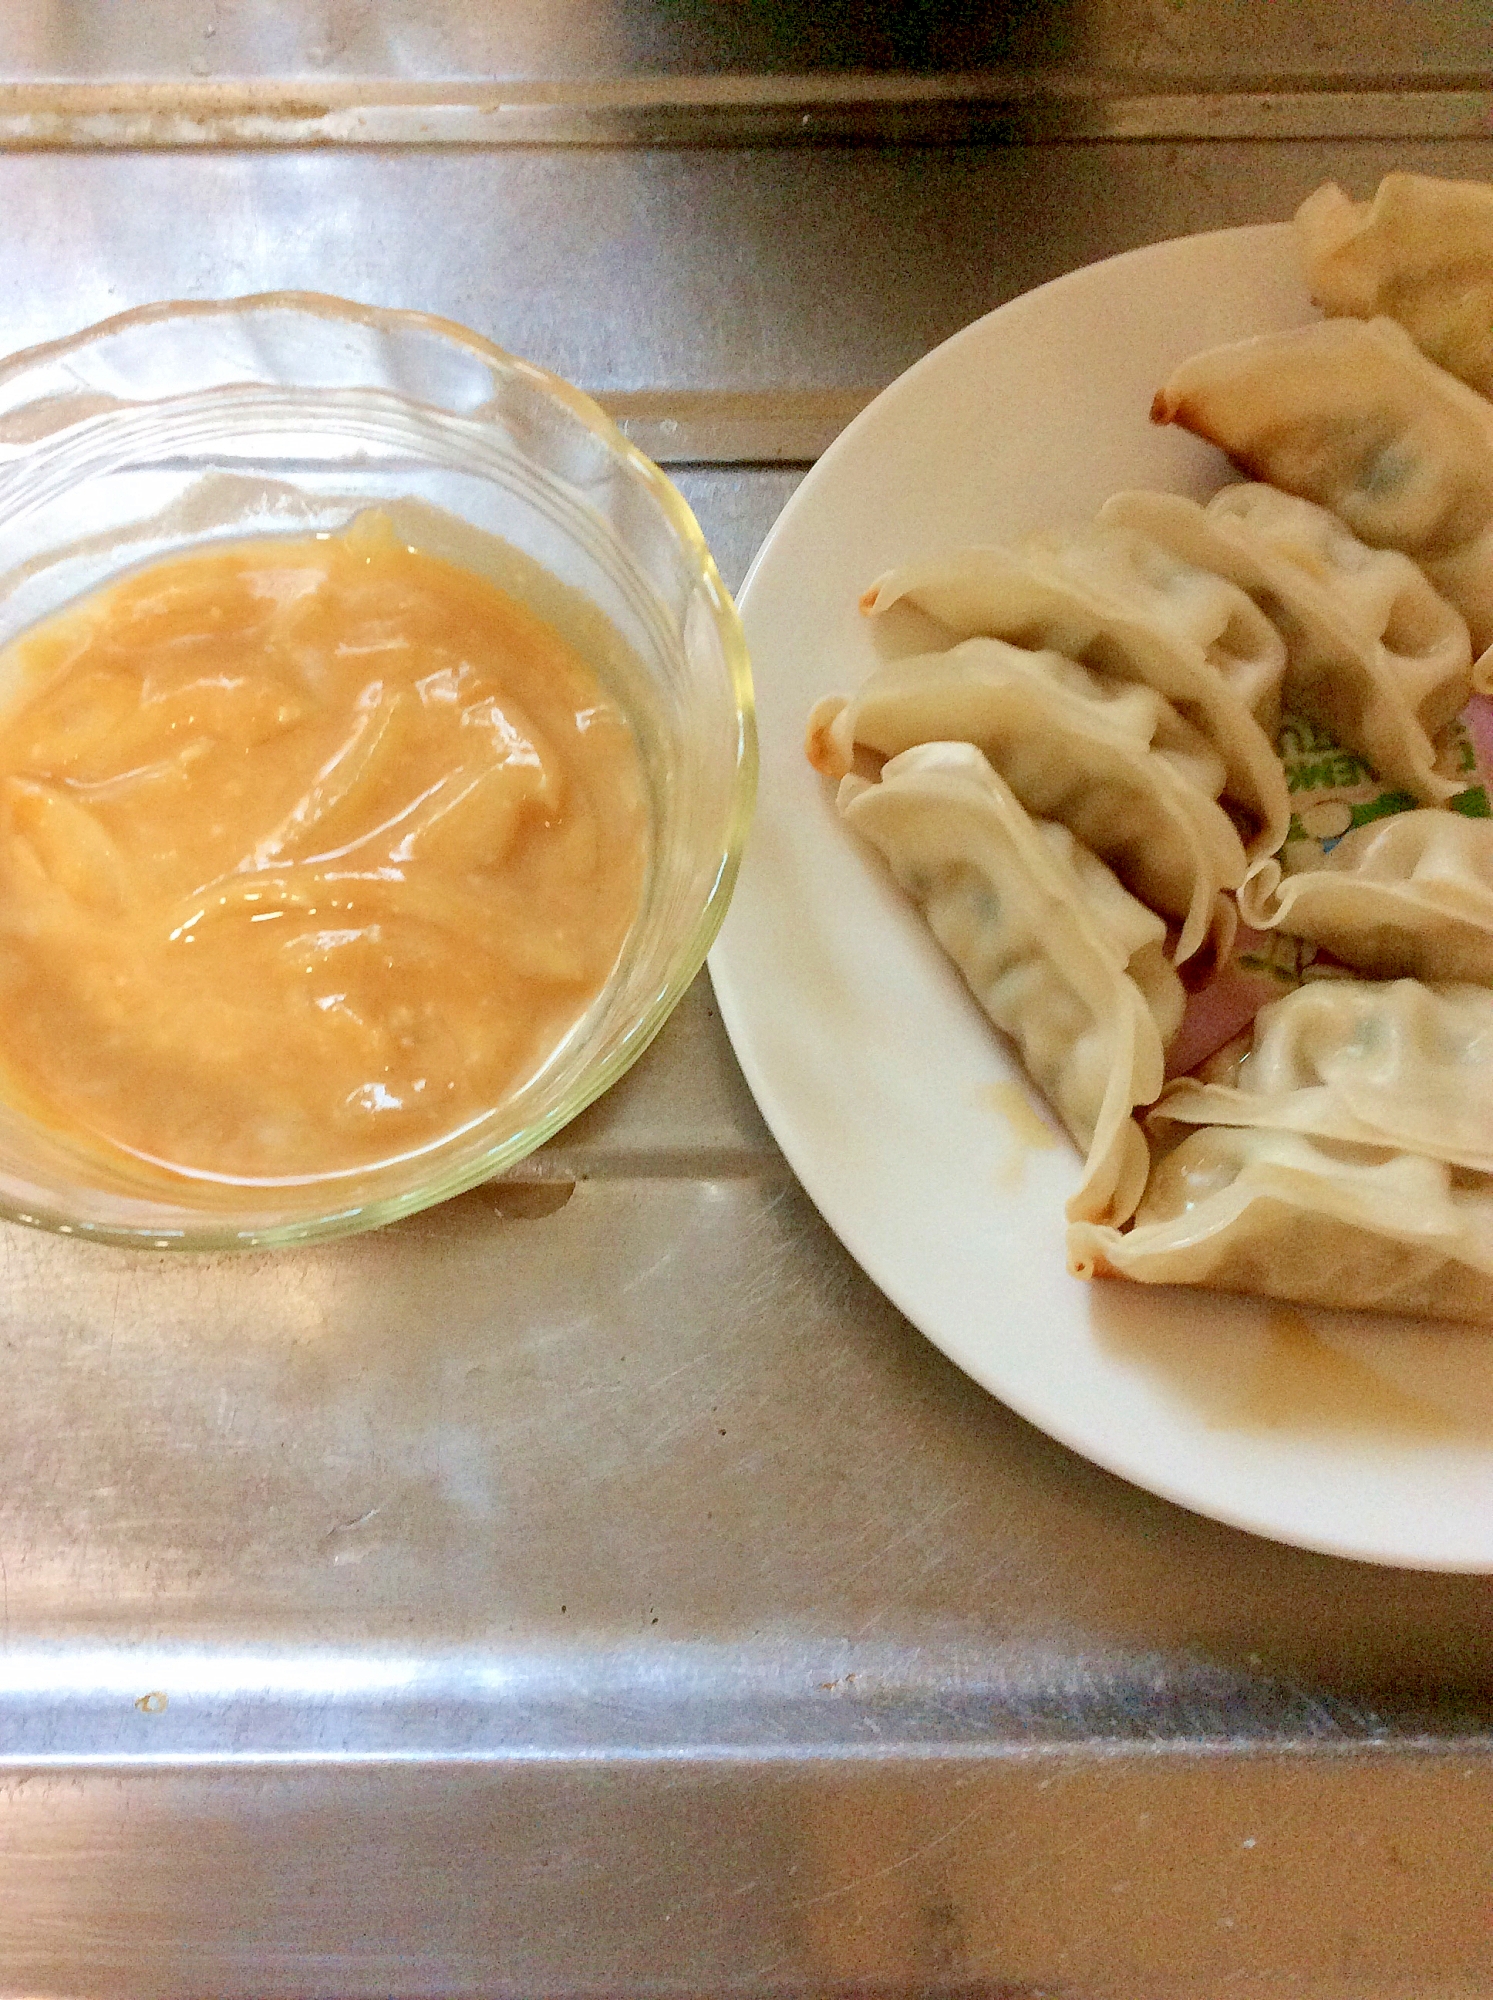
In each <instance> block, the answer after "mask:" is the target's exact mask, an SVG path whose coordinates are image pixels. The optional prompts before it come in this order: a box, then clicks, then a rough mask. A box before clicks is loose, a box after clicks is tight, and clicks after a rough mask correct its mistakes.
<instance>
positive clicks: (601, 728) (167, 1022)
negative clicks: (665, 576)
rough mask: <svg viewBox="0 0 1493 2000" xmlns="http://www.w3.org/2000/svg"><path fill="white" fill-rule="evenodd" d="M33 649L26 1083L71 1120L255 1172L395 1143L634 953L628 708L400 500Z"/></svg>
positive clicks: (12, 749) (498, 1078)
mask: <svg viewBox="0 0 1493 2000" xmlns="http://www.w3.org/2000/svg"><path fill="white" fill-rule="evenodd" d="M0 667H3V668H4V670H5V673H6V684H7V685H11V684H16V685H19V687H20V689H21V692H20V695H19V696H18V698H17V699H16V701H15V702H14V703H13V704H12V705H10V706H9V707H8V708H7V710H6V713H5V717H4V722H3V727H0V1088H3V1089H4V1090H5V1092H6V1094H7V1095H8V1096H9V1097H10V1098H11V1100H12V1101H13V1102H14V1103H15V1104H17V1105H18V1106H20V1107H21V1108H23V1109H25V1110H27V1111H29V1112H30V1113H31V1114H32V1115H33V1116H36V1117H39V1118H41V1119H42V1120H44V1121H45V1122H46V1123H48V1124H49V1125H51V1126H53V1127H54V1128H56V1129H57V1130H58V1131H60V1132H65V1133H68V1134H71V1135H74V1136H76V1137H77V1138H78V1139H80V1140H83V1141H85V1142H87V1143H89V1144H91V1145H93V1146H97V1145H98V1144H100V1143H102V1144H104V1145H105V1146H107V1147H110V1148H119V1149H123V1150H124V1151H125V1152H126V1153H128V1154H131V1155H133V1156H134V1157H135V1158H136V1159H137V1160H138V1161H142V1162H148V1163H152V1164H153V1165H154V1166H157V1167H161V1168H165V1169H168V1170H170V1171H172V1172H175V1173H186V1174H190V1175H194V1176H211V1177H214V1178H223V1179H229V1180H248V1181H263V1180H279V1179H285V1178H293V1179H301V1178H305V1177H307V1176H311V1175H318V1174H326V1173H333V1172H337V1171H341V1170H347V1169H353V1168H357V1167H362V1166H368V1165H372V1164H373V1163H375V1162H378V1161H384V1160H388V1159H390V1158H393V1157H396V1156H398V1155H400V1154H403V1153H407V1152H409V1151H411V1150H414V1149H416V1148H419V1147H423V1146H427V1145H429V1144H431V1143H433V1142H435V1141H437V1140H439V1139H441V1138H443V1137H445V1136H446V1135H448V1134H450V1133H451V1132H453V1131H454V1130H456V1129H457V1128H458V1127H461V1126H463V1125H465V1124H467V1123H468V1122H470V1121H471V1120H473V1119H474V1118H476V1117H478V1116H479V1115H480V1114H482V1113H483V1112H485V1111H487V1110H489V1109H490V1108H492V1107H493V1106H495V1105H497V1104H498V1103H500V1102H501V1100H502V1099H503V1098H505V1097H506V1096H508V1095H510V1094H511V1093H512V1092H513V1091H514V1090H515V1089H516V1088H517V1087H518V1086H519V1085H521V1084H522V1083H523V1082H524V1081H525V1080H526V1079H527V1078H528V1077H529V1076H530V1075H531V1074H532V1073H533V1072H534V1070H535V1069H536V1068H538V1067H539V1066H540V1065H541V1064H542V1063H543V1061H544V1060H545V1058H546V1057H547V1056H548V1055H549V1054H550V1053H551V1052H552V1051H553V1050H554V1048H555V1047H556V1045H557V1044H558V1043H559V1042H560V1041H561V1040H562V1039H563V1038H564V1036H565V1035H566V1034H567V1032H568V1031H569V1030H570V1028H571V1027H572V1026H573V1025H574V1024H575V1023H576V1022H577V1021H578V1020H579V1019H580V1017H581V1016H582V1015H583V1014H584V1013H585V1012H586V1010H587V1008H588V1007H589V1005H590V1003H591V1001H592V1000H593V999H594V997H595V996H596V994H597V993H598V992H599V991H600V989H601V988H602V986H603V985H604V984H605V982H606V980H607V977H608V975H609V974H610V972H611V971H612V968H613V967H614V965H615V964H616V962H617V958H618V954H619V952H620V950H621V947H622V944H623V941H624V939H625V938H626V936H627V933H628V931H629V929H630V927H631V925H632V923H633V921H634V918H635V917H636V915H637V912H638V908H639V902H640V898H641V894H642V885H643V876H644V869H645V864H646V858H647V832H648V813H647V807H646V802H645V787H644V780H643V775H642V769H641V765H640V761H639V756H638V751H637V746H636V744H635V742H634V739H633V735H632V731H631V729H630V727H629V725H628V722H627V719H626V717H625V716H624V715H623V713H622V711H621V710H620V709H619V707H618V706H617V705H616V703H615V702H614V701H613V700H612V699H611V698H610V697H609V696H608V695H607V694H606V692H605V691H604V689H603V688H602V686H601V684H600V682H599V681H598V679H597V677H596V675H595V674H594V673H593V672H592V670H591V669H590V667H589V666H588V665H587V664H586V662H585V661H584V660H583V659H582V658H581V657H580V656H579V655H578V654H577V653H576V652H575V651H574V650H573V649H572V648H571V647H570V646H569V645H568V644H567V643H566V642H565V641H564V640H563V639H562V638H561V636H560V635H559V633H558V632H556V631H555V630H554V629H553V627H551V626H550V625H548V624H546V623H545V622H544V621H543V620H541V619H540V618H538V617H536V616H535V615H534V614H533V613H532V612H530V611H528V610H526V609H525V608H524V606H523V605H521V604H520V603H518V602H517V601H516V600H515V599H513V598H511V597H509V596H508V595H507V594H506V593H505V592H503V591H502V590H500V589H498V588H497V586H496V585H494V584H492V583H489V582H487V581H485V580H484V579H483V578H481V577H478V576H476V575H474V574H472V573H470V572H468V571H465V570H462V569H459V568H457V567H455V566H454V565H453V564H450V563H447V562H444V561H442V560H440V559H438V558H436V557H434V556H431V555H427V554H422V553H420V552H419V551H417V550H414V549H410V548H407V547H405V546H404V545H403V544H402V543H401V542H400V541H399V540H398V539H397V538H396V537H395V535H394V532H393V530H392V528H391V526H390V524H389V522H388V521H387V520H386V519H385V518H384V517H382V516H378V515H372V516H364V517H362V518H361V519H360V520H358V521H357V522H355V523H354V524H353V526H352V527H351V528H350V529H349V530H348V531H347V533H345V534H343V535H334V536H318V537H315V538H311V539H306V540H296V541H268V540H266V541H255V542H244V543H237V544H234V545H232V546H229V547H224V548H219V549H215V550H213V551H211V552H208V553H199V554H193V555H188V556H184V557H181V558H179V559H176V560H172V561H168V562H164V563H160V564H157V565H156V566H154V567H152V568H151V569H149V570H146V571H144V572H142V573H141V574H139V575H136V576H133V577H130V578H128V579H126V580H125V581H123V582H121V583H119V584H116V585H114V586H112V587H111V588H109V589H107V590H104V591H102V592H100V593H99V594H97V595H96V596H94V597H91V598H89V599H88V600H86V601H85V602H84V603H82V604H80V605H78V606H75V607H73V608H71V609H69V610H68V611H65V612H63V613H61V614H60V615H58V616H57V617H54V618H52V619H50V620H49V621H47V622H46V623H45V624H42V625H39V626H37V627H35V628H34V629H33V630H32V631H30V632H29V633H27V634H26V635H25V636H24V637H23V638H22V639H20V640H18V641H17V642H16V643H15V645H14V646H13V647H12V648H11V649H10V652H9V657H7V658H4V659H3V660H0ZM17 673H18V674H19V680H18V682H17V681H15V678H14V677H15V676H16V674H17Z"/></svg>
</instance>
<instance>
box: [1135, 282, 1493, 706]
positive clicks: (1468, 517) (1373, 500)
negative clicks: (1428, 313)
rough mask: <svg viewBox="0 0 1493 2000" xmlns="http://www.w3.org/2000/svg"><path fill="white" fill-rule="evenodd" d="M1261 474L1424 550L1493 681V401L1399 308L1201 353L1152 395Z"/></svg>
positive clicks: (1174, 417)
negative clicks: (1399, 315)
mask: <svg viewBox="0 0 1493 2000" xmlns="http://www.w3.org/2000/svg"><path fill="white" fill-rule="evenodd" d="M1151 416H1152V419H1153V421H1155V422H1156V423H1163V424H1181V425H1182V426H1183V427H1184V428H1185V429H1187V430H1190V431H1196V432H1197V434H1198V435H1199V436H1200V437H1205V438H1208V439H1210V440H1211V441H1212V442H1213V443H1214V444H1216V445H1218V446H1219V447H1220V449H1221V450H1223V451H1226V452H1227V453H1228V455H1229V456H1230V458H1232V459H1233V460H1234V462H1235V463H1236V464H1237V465H1239V466H1241V467H1242V468H1243V469H1244V471H1246V472H1248V473H1249V474H1250V476H1251V477H1252V478H1254V479H1261V480H1265V481H1266V482H1268V484H1270V485H1271V486H1280V487H1283V488H1284V489H1285V491H1286V492H1287V493H1297V494H1300V496H1301V497H1302V498H1303V499H1305V500H1315V501H1316V502H1317V503H1318V504H1319V505H1320V506H1323V507H1330V508H1331V509H1332V511H1333V513H1334V514H1337V515H1339V516H1340V517H1341V518H1342V519H1343V520H1344V521H1346V522H1347V524H1348V526H1349V527H1350V528H1351V529H1352V530H1353V532H1354V534H1355V535H1358V536H1359V537H1360V538H1361V539H1362V540H1364V541H1366V542H1368V543H1370V544H1371V545H1372V546H1373V547H1374V548H1377V549H1401V550H1403V551H1404V553H1405V554H1406V555H1409V556H1413V557H1414V558H1415V560H1416V561H1417V562H1418V563H1419V564H1420V565H1421V567H1422V569H1424V570H1425V572H1426V574H1427V576H1429V577H1430V579H1431V581H1432V583H1434V584H1435V586H1436V588H1437V589H1438V590H1439V591H1440V592H1441V594H1442V596H1443V597H1447V598H1449V599H1450V600H1451V602H1452V603H1453V604H1454V605H1455V606H1456V608H1457V609H1458V611H1460V612H1461V614H1462V616H1463V617H1464V618H1465V619H1466V620H1467V624H1468V627H1469V629H1470V631H1471V634H1472V644H1473V649H1474V651H1476V652H1477V653H1479V654H1480V655H1481V657H1480V658H1479V660H1478V662H1477V664H1476V666H1475V667H1474V668H1473V682H1474V685H1475V686H1476V687H1477V688H1479V689H1480V690H1481V691H1482V692H1483V693H1487V692H1489V690H1490V689H1493V403H1489V402H1486V401H1485V400H1484V399H1483V397H1481V396H1479V395H1477V394H1476V393H1475V392H1474V391H1473V390H1471V389H1469V388H1468V387H1467V385H1466V383H1465V382H1459V381H1458V380H1457V379H1456V377H1455V376H1454V375H1448V374H1447V372H1446V370H1445V369H1444V368H1438V367H1437V366H1436V363H1435V362H1434V361H1428V360H1427V359H1426V357H1425V355H1423V354H1422V353H1421V351H1420V349H1419V348H1418V347H1417V346H1416V345H1415V342H1414V341H1413V340H1412V339H1411V338H1410V336H1409V334H1408V333H1406V331H1405V329H1404V328H1403V327H1402V326H1398V325H1396V323H1395V322H1394V321H1393V320H1390V319H1375V320H1356V319H1329V320H1320V321H1318V322H1317V323H1316V324H1314V325H1311V326H1301V327H1294V328H1292V329H1291V330H1290V331H1289V332H1287V333H1262V334H1257V335H1256V336H1255V337H1254V339H1252V340H1240V341H1235V342H1234V343H1232V344H1231V345H1230V346H1228V347H1214V348H1210V349H1208V351H1207V352H1206V353H1203V354H1195V355H1193V356H1192V358H1191V359H1190V360H1188V361H1184V362H1183V363H1182V365H1181V367H1180V368H1177V369H1175V370H1174V371H1173V373H1172V375H1171V376H1170V378H1169V379H1168V380H1167V382H1166V383H1165V384H1164V385H1163V387H1162V388H1161V389H1160V390H1159V391H1158V392H1157V395H1156V400H1155V402H1154V403H1153V404H1152V406H1151Z"/></svg>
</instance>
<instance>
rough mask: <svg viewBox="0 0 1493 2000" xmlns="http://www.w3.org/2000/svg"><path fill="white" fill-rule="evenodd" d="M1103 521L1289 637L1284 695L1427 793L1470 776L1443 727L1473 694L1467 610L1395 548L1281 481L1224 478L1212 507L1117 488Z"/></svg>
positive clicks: (1386, 770)
mask: <svg viewBox="0 0 1493 2000" xmlns="http://www.w3.org/2000/svg"><path fill="white" fill-rule="evenodd" d="M1099 518H1100V520H1101V521H1115V522H1119V523H1121V524H1123V525H1125V526H1128V527H1132V528H1138V529H1140V530H1141V531H1142V532H1143V533H1145V534H1148V535H1150V536H1151V537H1152V538H1153V539H1154V540H1156V541H1158V542H1163V543H1165V545H1166V546H1167V547H1168V548H1169V549H1172V550H1174V551H1175V553H1176V554H1178V555H1180V556H1182V557H1184V558H1185V559H1186V560H1187V561H1189V562H1194V563H1197V564H1199V565H1200V566H1201V567H1203V568H1207V569H1213V570H1216V571H1217V572H1218V574H1219V575H1220V576H1226V577H1227V578H1228V579H1229V581H1230V582H1231V583H1236V584H1238V586H1239V588H1240V589H1241V590H1244V591H1247V592H1248V594H1249V595H1250V596H1251V597H1252V598H1253V599H1254V601H1255V603H1256V604H1258V605H1259V606H1260V608H1261V610H1262V611H1264V612H1265V613H1266V615H1267V616H1268V617H1269V618H1270V619H1271V621H1272V622H1273V624H1274V625H1275V626H1276V629H1277V630H1278V631H1279V632H1280V634H1281V637H1282V638H1283V639H1284V640H1285V642H1286V656H1287V657H1286V673H1285V681H1284V689H1283V691H1284V698H1285V705H1286V707H1287V708H1288V709H1289V710H1291V712H1292V713H1293V714H1296V715H1303V716H1306V717H1307V718H1308V719H1309V720H1310V721H1312V722H1316V723H1319V724H1320V725H1321V726H1322V727H1323V728H1325V729H1326V730H1327V731H1328V732H1329V734H1330V735H1331V736H1332V737H1333V739H1334V740H1335V741H1336V742H1338V743H1341V744H1343V745H1344V746H1345V747H1346V748H1348V749H1351V750H1358V751H1361V752H1362V754H1363V755H1364V757H1365V758H1367V760H1368V762H1369V763H1370V764H1371V765H1372V766H1373V767H1374V769H1375V771H1376V772H1377V773H1378V775H1379V777H1380V778H1381V779H1383V780H1384V782H1385V783H1386V784H1389V785H1396V786H1399V787H1401V788H1402V789H1404V790H1405V791H1408V792H1409V793H1410V794H1411V795H1412V797H1414V798H1417V799H1419V800H1420V801H1421V802H1422V803H1423V804H1425V805H1441V804H1442V803H1444V802H1445V801H1446V800H1447V799H1449V798H1451V797H1452V796H1453V794H1454V793H1456V792H1457V791H1459V790H1460V789H1461V788H1462V784H1463V779H1462V778H1461V777H1460V776H1456V777H1453V776H1447V775H1443V774H1442V773H1440V772H1438V771H1437V770H1436V769H1435V763H1436V738H1437V736H1438V735H1439V734H1440V732H1441V731H1442V730H1443V729H1444V728H1445V727H1446V725H1447V724H1448V723H1449V722H1450V721H1451V720H1452V718H1453V717H1454V716H1455V715H1457V714H1459V713H1460V711H1461V709H1462V708H1463V706H1464V705H1465V703H1466V701H1467V697H1468V695H1469V694H1471V692H1472V645H1471V641H1470V639H1469V638H1468V633H1467V621H1466V620H1465V619H1464V618H1463V617H1462V615H1461V613H1460V612H1459V611H1457V610H1456V609H1455V608H1454V607H1453V606H1452V605H1450V604H1448V603H1447V601H1446V599H1445V598H1444V597H1442V596H1441V595H1440V594H1439V593H1438V592H1437V591H1436V590H1435V589H1434V588H1433V587H1432V585H1431V583H1430V582H1429V581H1428V579H1427V578H1426V576H1425V575H1424V573H1423V572H1422V571H1421V570H1420V569H1418V568H1417V567H1416V565H1415V564H1414V563H1413V562H1412V561H1411V560H1410V558H1409V557H1408V556H1406V555H1401V554H1400V552H1399V551H1398V550H1397V549H1374V548H1370V547H1369V545H1368V544H1367V543H1366V542H1361V541H1360V540H1359V539H1358V537H1357V536H1356V535H1355V534H1353V533H1352V531H1351V530H1350V529H1349V528H1347V527H1345V526H1344V524H1343V523H1342V522H1341V521H1340V520H1339V519H1338V517H1337V516H1336V514H1333V513H1331V512H1329V510H1328V509H1327V508H1325V507H1319V506H1317V505H1316V503H1315V502H1314V501H1311V500H1303V499H1301V498H1299V497H1298V496H1297V495H1295V494H1291V493H1281V492H1278V491H1277V490H1276V488H1275V487H1273V486H1260V485H1256V484H1253V483H1251V484H1248V485H1242V486H1226V487H1225V488H1224V489H1223V491H1222V492H1221V493H1215V494H1214V496H1213V498H1212V499H1211V500H1210V501H1209V502H1208V504H1207V506H1206V507H1200V506H1199V505H1198V503H1197V502H1196V501H1195V500H1187V499H1184V498H1183V497H1182V496H1181V495H1180V494H1176V493H1117V494H1116V495H1115V496H1114V498H1113V499H1112V500H1107V501H1106V502H1105V504H1104V506H1103V507H1102V508H1101V509H1100V513H1099Z"/></svg>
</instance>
